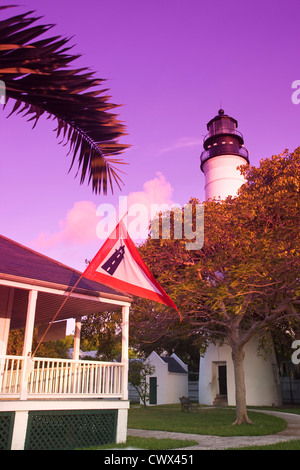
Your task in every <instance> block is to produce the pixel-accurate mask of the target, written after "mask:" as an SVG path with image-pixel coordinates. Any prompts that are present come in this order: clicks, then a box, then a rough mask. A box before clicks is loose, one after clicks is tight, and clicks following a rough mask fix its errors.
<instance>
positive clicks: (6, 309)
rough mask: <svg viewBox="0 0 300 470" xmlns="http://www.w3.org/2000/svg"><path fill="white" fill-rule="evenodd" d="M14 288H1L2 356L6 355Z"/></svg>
mask: <svg viewBox="0 0 300 470" xmlns="http://www.w3.org/2000/svg"><path fill="white" fill-rule="evenodd" d="M13 298H14V289H13V288H11V287H5V286H3V287H2V286H1V288H0V356H5V355H6V350H7V343H8V335H9V328H10V320H11V312H12V304H13Z"/></svg>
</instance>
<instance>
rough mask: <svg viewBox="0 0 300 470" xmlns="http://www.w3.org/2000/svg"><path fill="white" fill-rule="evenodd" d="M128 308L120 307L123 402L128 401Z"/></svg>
mask: <svg viewBox="0 0 300 470" xmlns="http://www.w3.org/2000/svg"><path fill="white" fill-rule="evenodd" d="M128 348H129V307H128V306H124V307H122V364H123V400H128V369H129V360H128Z"/></svg>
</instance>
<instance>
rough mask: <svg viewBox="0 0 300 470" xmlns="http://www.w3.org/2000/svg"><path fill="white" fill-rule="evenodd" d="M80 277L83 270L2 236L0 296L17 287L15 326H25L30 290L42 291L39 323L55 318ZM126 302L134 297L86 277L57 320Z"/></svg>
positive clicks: (14, 309) (37, 315) (13, 311)
mask: <svg viewBox="0 0 300 470" xmlns="http://www.w3.org/2000/svg"><path fill="white" fill-rule="evenodd" d="M80 276H81V273H80V272H79V271H76V270H75V269H72V268H70V267H68V266H65V265H64V264H62V263H60V262H58V261H55V260H53V259H51V258H48V257H47V256H44V255H42V254H40V253H37V252H36V251H33V250H31V249H30V248H27V247H25V246H23V245H20V244H19V243H17V242H15V241H13V240H10V239H8V238H6V237H3V236H1V235H0V281H1V284H2V285H0V295H3V296H4V295H7V291H8V290H9V288H10V286H12V287H15V289H14V294H13V306H12V318H11V329H15V328H22V327H24V326H25V321H26V312H27V304H28V292H29V290H30V289H34V288H36V289H37V290H39V294H38V299H37V305H36V314H35V323H36V324H38V325H41V324H44V323H47V322H49V321H51V320H52V318H53V316H54V314H55V313H56V312H57V311H58V309H59V308H60V306H61V304H62V301H63V297H62V295H66V294H67V292H68V291H70V290H71V288H72V287H73V286H74V285H75V283H76V281H77V280H78V279H79V277H80ZM59 292H60V293H59ZM61 292H62V293H61ZM124 301H125V302H131V301H132V297H131V296H130V295H128V294H125V293H123V292H119V291H117V290H114V289H112V288H110V287H107V286H105V285H103V284H99V283H98V282H94V281H90V280H89V279H85V278H83V279H81V280H80V281H79V283H78V285H77V287H76V288H75V289H74V291H73V293H72V295H71V296H70V297H69V298H68V301H67V302H66V304H65V305H64V306H63V308H62V309H61V311H60V313H59V315H58V316H57V320H62V319H67V318H75V317H77V316H85V315H90V314H93V313H100V312H103V311H105V310H112V309H114V308H120V302H124Z"/></svg>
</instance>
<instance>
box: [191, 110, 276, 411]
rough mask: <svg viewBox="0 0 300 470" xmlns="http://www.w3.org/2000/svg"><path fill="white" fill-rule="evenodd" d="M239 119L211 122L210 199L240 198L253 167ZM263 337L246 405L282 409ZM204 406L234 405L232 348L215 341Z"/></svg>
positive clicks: (202, 382)
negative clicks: (246, 171) (245, 169)
mask: <svg viewBox="0 0 300 470" xmlns="http://www.w3.org/2000/svg"><path fill="white" fill-rule="evenodd" d="M237 126H238V124H237V121H236V120H235V119H233V118H232V117H230V116H227V115H226V114H224V111H223V109H220V110H219V112H218V115H217V116H215V117H214V118H213V119H211V120H210V121H209V123H208V124H207V129H208V134H207V135H206V136H205V137H204V142H203V146H204V151H203V152H202V154H201V157H200V159H201V170H202V171H203V173H204V175H205V199H212V198H216V199H219V200H224V199H226V197H227V196H229V195H231V196H235V195H236V194H237V191H238V189H239V187H240V186H241V185H242V184H243V183H244V177H243V176H242V175H241V173H240V171H239V170H237V167H238V166H240V165H245V164H247V163H249V157H248V150H247V149H245V147H244V139H243V136H242V134H241V133H240V132H239V131H237ZM258 344H259V342H258V338H257V337H255V336H254V337H253V338H252V339H251V340H250V341H249V342H248V343H247V344H246V345H245V347H244V351H245V360H244V367H245V384H246V390H247V405H248V406H250V405H252V406H264V405H268V406H272V405H276V406H280V405H281V404H282V398H281V389H280V382H279V377H278V372H277V361H276V357H275V353H274V351H272V353H271V354H270V355H269V357H268V358H267V359H265V358H264V357H263V356H261V355H260V354H258ZM199 403H201V404H206V405H217V406H222V405H223V406H224V405H230V406H235V405H236V401H235V385H234V369H233V361H232V356H231V348H230V347H229V346H228V345H227V344H225V343H224V344H223V343H218V342H216V343H215V344H213V343H211V344H210V345H209V346H208V348H207V351H206V353H205V355H204V357H201V358H200V364H199Z"/></svg>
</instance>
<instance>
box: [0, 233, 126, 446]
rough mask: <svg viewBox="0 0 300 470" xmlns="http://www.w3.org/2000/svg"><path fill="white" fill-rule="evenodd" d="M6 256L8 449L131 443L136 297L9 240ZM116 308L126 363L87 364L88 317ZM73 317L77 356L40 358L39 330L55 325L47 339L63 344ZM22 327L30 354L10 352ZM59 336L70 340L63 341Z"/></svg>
mask: <svg viewBox="0 0 300 470" xmlns="http://www.w3.org/2000/svg"><path fill="white" fill-rule="evenodd" d="M0 253H1V255H0V449H15V450H16V449H20V450H21V449H25V448H28V449H31V448H32V449H33V448H36V447H34V446H35V444H34V443H35V442H39V446H40V447H38V448H39V449H41V450H44V449H53V448H55V449H61V448H63V449H65V448H74V447H80V446H81V447H82V445H81V443H84V442H85V440H87V442H88V443H90V445H99V444H101V443H106V442H124V441H125V440H126V433H127V411H128V408H129V401H128V337H129V335H128V327H129V307H130V303H131V300H132V299H131V297H129V296H128V295H126V294H124V293H122V292H118V291H115V290H113V289H110V288H108V287H106V286H103V285H101V284H98V283H96V282H93V281H89V280H87V279H84V278H81V276H80V273H79V272H78V271H74V270H73V269H72V268H69V267H67V266H64V265H62V264H61V263H59V262H57V261H55V260H52V259H50V258H47V257H45V256H43V255H41V254H39V253H36V252H34V251H32V250H30V249H28V248H26V247H23V246H21V245H19V244H17V243H16V242H13V241H12V240H9V239H6V238H4V237H2V236H0ZM66 299H67V301H66V302H65V300H66ZM109 310H114V311H120V316H121V320H122V335H121V336H122V340H121V341H122V347H121V349H122V354H121V361H120V362H100V361H85V360H79V350H80V334H81V319H82V317H84V316H87V315H91V314H94V313H101V312H105V311H109ZM57 311H58V312H59V315H58V316H57V318H55V323H53V324H52V320H53V316H54V315H55V312H57ZM71 318H74V319H75V334H74V347H73V358H72V359H61V358H49V357H48V358H45V357H39V355H38V347H37V348H36V345H33V334H34V329H35V328H36V327H38V328H41V330H42V331H45V329H46V331H47V330H48V326H49V325H51V327H50V329H49V332H48V333H47V334H46V335H45V336H44V337H43V336H42V339H41V341H42V340H43V341H47V340H49V339H50V338H49V334H50V333H51V332H52V335H51V339H59V338H62V337H64V334H65V333H62V332H63V331H65V330H64V328H62V327H61V326H64V325H65V324H66V321H67V320H68V319H71ZM55 325H56V326H58V328H56V327H55ZM20 328H23V330H24V342H23V347H22V354H21V355H11V354H8V353H7V347H8V338H9V332H10V331H11V330H18V329H20ZM57 332H58V333H59V334H60V335H62V336H59V337H55V334H56V333H57ZM53 333H55V334H54V336H53ZM80 430H81V431H82V432H81V431H80ZM79 431H80V432H79ZM37 436H38V437H37ZM51 436H52V437H51ZM53 436H56V437H53ZM59 436H60V437H59ZM66 436H67V438H66ZM80 436H81V437H80ZM88 436H89V437H88ZM66 439H67V440H66ZM53 442H55V443H56V444H55V446H56V447H53ZM32 446H33V447H32ZM61 446H62V447H61ZM83 446H84V445H83Z"/></svg>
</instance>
